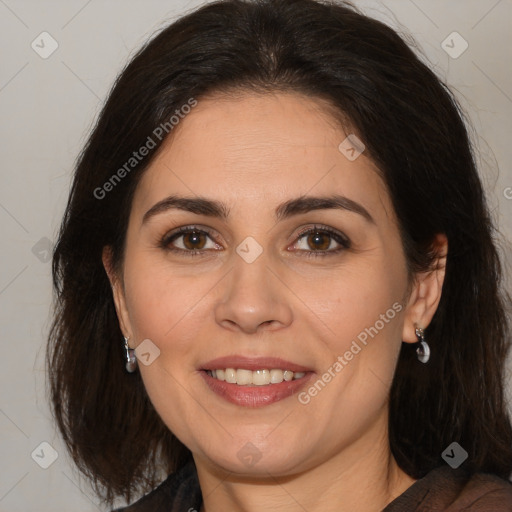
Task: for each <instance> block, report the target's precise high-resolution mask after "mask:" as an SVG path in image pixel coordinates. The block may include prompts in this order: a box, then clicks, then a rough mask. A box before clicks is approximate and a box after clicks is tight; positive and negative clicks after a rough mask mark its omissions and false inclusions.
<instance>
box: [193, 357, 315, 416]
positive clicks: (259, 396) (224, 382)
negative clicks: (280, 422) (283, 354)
mask: <svg viewBox="0 0 512 512" xmlns="http://www.w3.org/2000/svg"><path fill="white" fill-rule="evenodd" d="M200 373H201V375H202V376H203V378H204V380H205V383H206V385H207V386H208V388H209V389H210V391H212V392H213V393H214V394H216V395H217V396H219V397H220V398H222V399H224V400H226V401H228V402H230V403H232V404H236V405H240V406H244V407H261V406H264V405H270V404H272V403H275V402H278V401H280V400H283V399H285V398H288V397H290V396H292V395H293V394H295V393H298V392H299V390H300V389H301V388H302V387H304V386H306V384H307V383H308V382H309V381H310V380H311V377H312V376H313V375H315V373H314V372H313V371H312V370H311V369H308V368H307V367H305V366H301V365H298V364H295V363H291V362H289V361H285V360H283V359H279V358H246V357H242V356H233V357H227V358H219V359H215V360H213V361H209V362H208V363H205V364H204V365H203V366H202V368H201V370H200Z"/></svg>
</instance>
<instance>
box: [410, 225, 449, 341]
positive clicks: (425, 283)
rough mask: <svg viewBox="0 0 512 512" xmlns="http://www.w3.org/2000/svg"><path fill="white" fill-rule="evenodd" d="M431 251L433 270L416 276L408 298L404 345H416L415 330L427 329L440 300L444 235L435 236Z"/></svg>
mask: <svg viewBox="0 0 512 512" xmlns="http://www.w3.org/2000/svg"><path fill="white" fill-rule="evenodd" d="M433 249H434V250H435V252H436V254H437V258H436V261H435V263H434V269H433V270H429V271H427V272H422V273H419V274H417V275H416V277H415V282H414V284H413V286H412V291H411V294H410V296H409V302H408V304H407V307H406V311H405V319H404V328H403V332H402V340H403V341H404V342H406V343H416V342H417V341H418V339H417V337H416V328H417V327H421V328H423V329H426V328H427V326H428V325H429V324H430V322H431V321H432V318H433V316H434V314H435V312H436V311H437V307H438V306H439V301H440V300H441V294H442V291H443V283H444V278H445V273H446V258H447V255H448V239H447V237H446V235H444V234H438V235H436V238H435V240H434V242H433Z"/></svg>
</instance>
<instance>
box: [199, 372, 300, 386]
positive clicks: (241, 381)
mask: <svg viewBox="0 0 512 512" xmlns="http://www.w3.org/2000/svg"><path fill="white" fill-rule="evenodd" d="M207 373H208V375H209V376H210V377H213V378H215V379H217V380H224V381H226V382H229V383H231V384H238V385H239V386H265V385H267V384H280V383H281V382H283V381H287V382H290V381H291V380H297V379H302V377H304V375H306V373H305V372H295V373H294V372H291V371H290V370H280V369H279V368H274V369H272V370H266V369H263V370H256V371H254V372H253V371H251V370H245V369H243V368H239V369H238V370H237V369H235V368H226V369H217V370H208V372H207Z"/></svg>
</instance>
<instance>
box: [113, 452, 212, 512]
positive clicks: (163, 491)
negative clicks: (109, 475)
mask: <svg viewBox="0 0 512 512" xmlns="http://www.w3.org/2000/svg"><path fill="white" fill-rule="evenodd" d="M201 503H202V497H201V489H200V487H199V480H198V478H197V471H196V468H195V465H194V463H193V461H191V462H189V463H188V464H187V465H186V466H184V467H183V468H181V469H180V470H179V471H178V472H176V473H173V474H171V475H169V476H168V477H167V478H166V479H165V480H164V481H163V482H162V483H161V484H160V485H159V486H158V487H156V488H155V489H153V490H152V491H151V492H150V493H148V494H146V495H145V496H143V497H142V498H141V499H139V500H138V501H136V502H135V503H132V504H131V505H129V506H127V507H123V508H118V509H116V510H113V511H112V512H181V511H185V512H187V511H189V510H194V509H195V510H196V511H197V510H199V509H200V507H201Z"/></svg>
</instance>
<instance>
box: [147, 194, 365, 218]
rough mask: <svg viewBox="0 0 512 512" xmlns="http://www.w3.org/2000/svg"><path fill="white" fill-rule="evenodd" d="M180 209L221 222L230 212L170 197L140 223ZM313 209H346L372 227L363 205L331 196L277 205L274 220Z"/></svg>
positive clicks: (206, 201) (210, 202) (214, 205)
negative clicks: (359, 216)
mask: <svg viewBox="0 0 512 512" xmlns="http://www.w3.org/2000/svg"><path fill="white" fill-rule="evenodd" d="M172 209H176V210H183V211H187V212H191V213H195V214H197V215H206V216H208V217H214V218H218V219H221V220H227V219H228V217H229V212H230V209H229V208H228V206H226V205H225V204H224V203H221V202H220V201H216V200H213V199H207V198H205V197H199V196H196V197H184V196H176V195H171V196H169V197H166V198H165V199H163V200H161V201H159V202H158V203H156V204H155V205H154V206H152V207H151V208H150V209H149V210H148V211H147V212H146V213H145V214H144V217H143V218H142V223H143V224H144V223H146V222H147V221H148V220H149V219H150V218H152V217H154V216H156V215H159V214H161V213H164V212H167V211H169V210H172ZM314 210H345V211H349V212H353V213H357V214H359V215H361V216H362V217H363V218H364V219H365V220H367V221H368V222H370V223H371V224H375V220H374V219H373V217H372V216H371V215H370V213H369V212H368V210H367V209H366V208H364V206H363V205H361V204H359V203H357V202H356V201H353V200H352V199H349V198H348V197H344V196H341V195H337V194H333V195H330V196H325V197H318V196H301V197H297V198H296V199H290V200H288V201H286V202H284V203H282V204H280V205H279V206H278V207H277V208H276V210H275V213H274V216H275V218H276V220H277V221H281V220H285V219H288V218H290V217H293V216H294V215H300V214H303V213H307V212H310V211H314Z"/></svg>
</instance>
